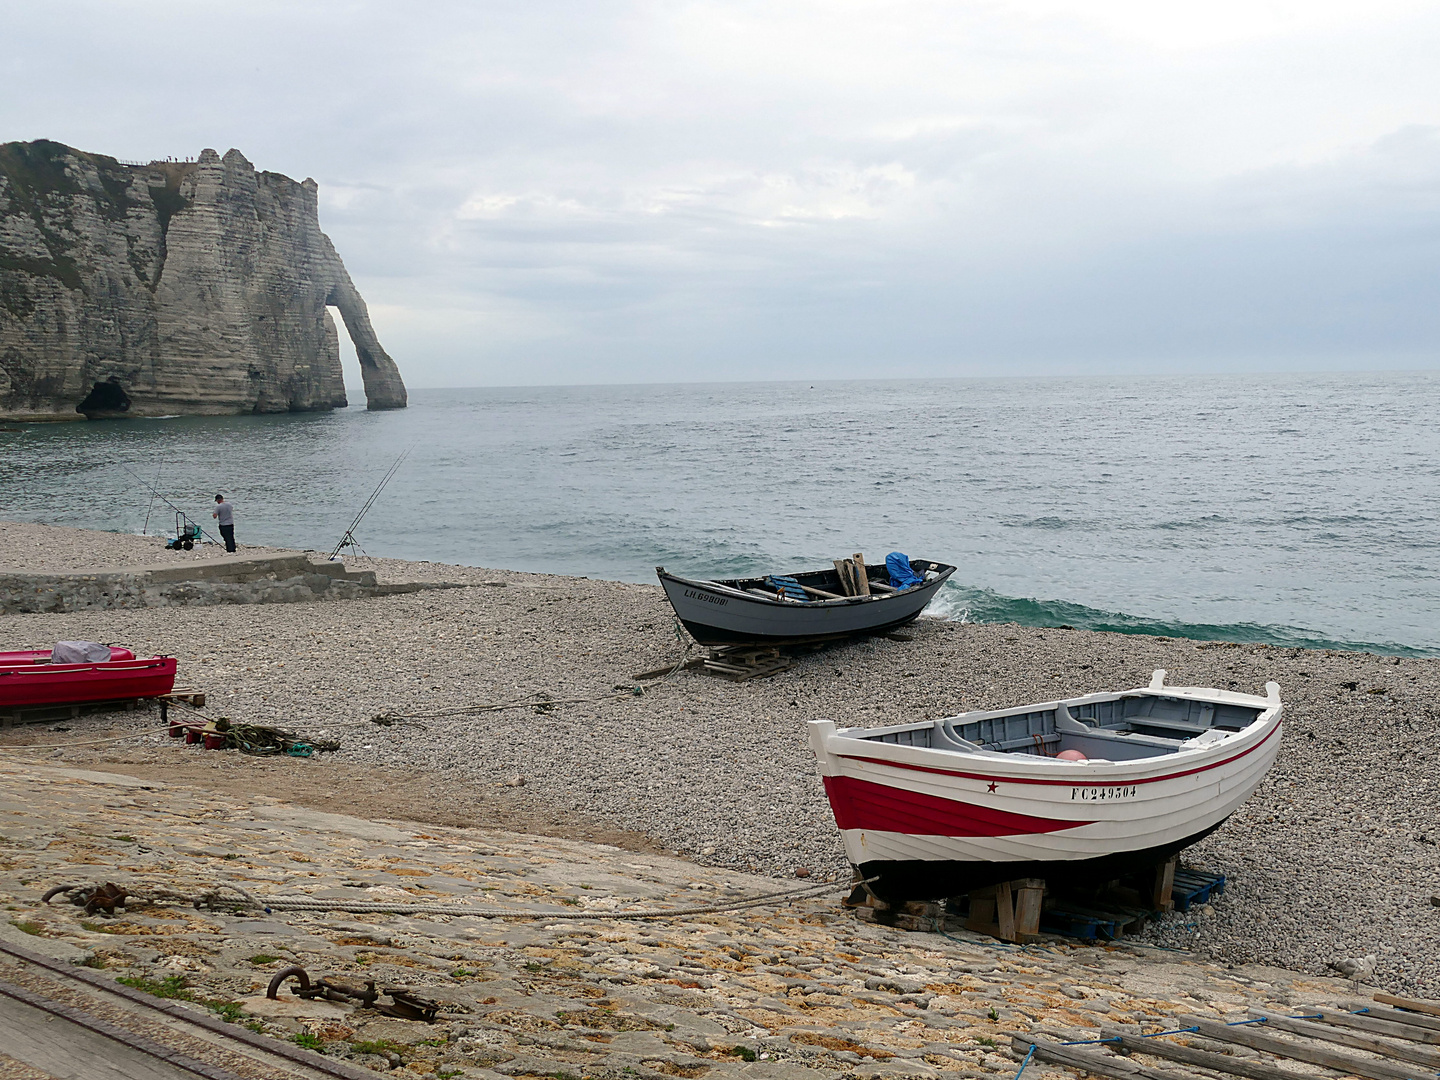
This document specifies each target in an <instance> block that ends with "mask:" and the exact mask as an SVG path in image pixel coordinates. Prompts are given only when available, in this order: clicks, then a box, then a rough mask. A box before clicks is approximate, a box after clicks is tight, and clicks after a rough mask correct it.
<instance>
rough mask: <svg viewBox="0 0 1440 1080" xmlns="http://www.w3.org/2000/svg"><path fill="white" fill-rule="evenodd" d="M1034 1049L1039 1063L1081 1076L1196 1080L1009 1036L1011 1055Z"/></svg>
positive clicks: (1041, 1040)
mask: <svg viewBox="0 0 1440 1080" xmlns="http://www.w3.org/2000/svg"><path fill="white" fill-rule="evenodd" d="M1032 1046H1033V1047H1035V1060H1036V1061H1048V1062H1050V1063H1051V1064H1054V1065H1064V1066H1066V1067H1067V1068H1070V1069H1079V1070H1080V1071H1081V1072H1087V1073H1092V1074H1093V1075H1095V1076H1108V1077H1111V1078H1112V1080H1195V1077H1194V1075H1193V1074H1191V1073H1182V1072H1171V1071H1170V1070H1169V1069H1156V1068H1154V1067H1152V1066H1149V1065H1140V1064H1137V1063H1136V1062H1133V1061H1126V1060H1125V1059H1124V1058H1117V1057H1114V1056H1112V1055H1110V1054H1105V1053H1097V1052H1096V1051H1094V1050H1081V1049H1079V1048H1078V1047H1074V1046H1061V1045H1060V1044H1059V1043H1052V1042H1046V1041H1045V1040H1043V1039H1030V1038H1027V1037H1026V1036H1024V1035H1012V1036H1010V1050H1011V1052H1012V1053H1014V1054H1018V1055H1019V1056H1020V1057H1022V1058H1023V1057H1024V1056H1025V1055H1026V1054H1028V1053H1029V1052H1030V1047H1032Z"/></svg>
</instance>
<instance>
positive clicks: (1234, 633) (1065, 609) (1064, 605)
mask: <svg viewBox="0 0 1440 1080" xmlns="http://www.w3.org/2000/svg"><path fill="white" fill-rule="evenodd" d="M926 614H927V615H932V616H937V617H939V618H943V619H950V620H952V621H954V622H968V623H1015V624H1016V625H1019V626H1036V627H1065V628H1069V629H1072V630H1103V631H1109V632H1110V633H1115V634H1145V635H1151V636H1155V637H1173V638H1188V639H1190V640H1193V641H1233V642H1237V643H1240V644H1246V645H1273V646H1275V647H1277V648H1286V649H1334V650H1337V651H1341V652H1368V653H1377V654H1379V655H1381V656H1440V649H1423V648H1416V647H1414V646H1410V645H1397V644H1395V643H1393V642H1374V641H1345V640H1343V639H1335V638H1329V637H1326V636H1325V635H1324V634H1321V633H1319V632H1318V631H1315V630H1307V629H1305V628H1303V627H1299V626H1268V625H1265V624H1262V623H1250V622H1240V623H1188V622H1180V621H1178V620H1172V619H1147V618H1145V617H1143V616H1140V615H1129V614H1126V613H1125V612H1123V611H1102V610H1100V609H1099V608H1092V607H1086V606H1085V605H1084V604H1076V603H1072V602H1070V601H1068V600H1035V599H1021V598H1019V597H1014V596H1002V595H1001V594H1000V593H997V592H995V591H994V590H993V589H979V588H975V587H973V586H968V585H957V584H955V583H954V582H946V583H945V585H944V587H943V588H942V589H941V590H940V594H939V595H938V596H937V597H936V598H935V600H934V601H933V602H932V603H931V604H930V607H929V608H928V609H927V610H926Z"/></svg>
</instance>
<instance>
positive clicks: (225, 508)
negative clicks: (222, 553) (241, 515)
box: [210, 495, 235, 554]
mask: <svg viewBox="0 0 1440 1080" xmlns="http://www.w3.org/2000/svg"><path fill="white" fill-rule="evenodd" d="M210 516H211V517H213V518H214V519H215V520H216V521H218V522H219V523H220V535H221V537H223V538H224V540H225V550H226V551H228V552H230V553H232V554H233V553H234V551H235V507H234V506H232V505H231V504H230V503H228V502H226V501H225V496H224V495H216V496H215V509H214V510H212V511H211V512H210Z"/></svg>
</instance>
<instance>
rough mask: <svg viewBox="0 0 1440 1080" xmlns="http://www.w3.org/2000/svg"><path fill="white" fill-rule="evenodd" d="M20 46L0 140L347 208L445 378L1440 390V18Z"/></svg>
mask: <svg viewBox="0 0 1440 1080" xmlns="http://www.w3.org/2000/svg"><path fill="white" fill-rule="evenodd" d="M0 17H3V26H4V30H3V40H4V47H3V49H0V65H3V68H4V79H3V84H0V85H3V86H4V90H3V91H0V140H5V139H32V138H42V137H43V138H51V139H55V140H58V141H61V142H66V143H69V144H71V145H73V146H77V147H80V148H81V149H85V150H91V151H97V152H100V153H106V154H111V155H114V156H116V157H119V158H124V159H142V160H148V159H149V158H152V157H165V156H175V157H186V156H194V155H195V154H197V153H198V152H199V151H200V150H201V149H202V148H203V147H213V148H215V149H216V150H218V151H220V152H221V153H224V152H225V151H226V150H227V149H229V148H230V147H232V146H233V147H236V148H238V149H240V150H241V151H242V152H243V153H244V154H245V155H246V156H247V157H248V158H249V159H250V160H251V161H252V162H254V163H255V165H256V166H257V167H259V168H263V169H271V170H274V171H278V172H283V173H287V174H289V175H290V176H293V177H296V178H301V177H305V176H312V177H314V178H315V179H316V180H317V181H318V182H319V184H320V213H321V224H322V226H323V227H324V228H325V230H326V232H328V233H329V235H330V236H331V238H332V239H333V240H334V241H335V244H336V247H337V248H338V250H339V251H340V254H341V256H342V257H343V258H344V259H345V261H346V264H347V265H348V267H349V269H350V272H351V274H352V276H353V277H354V278H355V280H356V283H357V284H358V285H359V287H360V290H361V292H362V294H363V295H364V296H365V298H366V300H367V301H368V302H369V305H370V310H371V314H372V316H373V318H374V322H375V326H376V329H377V331H378V333H379V335H380V339H381V341H382V342H383V343H384V344H385V346H386V348H387V349H388V350H389V351H390V353H391V354H392V355H393V356H394V357H395V358H396V360H397V362H398V363H399V364H400V368H401V371H402V373H403V374H404V375H405V378H406V380H407V382H409V384H410V385H411V386H462V385H493V384H533V383H590V382H640V381H690V380H705V381H710V380H717V379H753V378H802V379H815V378H826V377H831V378H841V377H867V376H874V377H883V376H937V375H975V374H1020V373H1037V374H1044V373H1071V374H1082V373H1109V372H1123V371H1154V372H1161V371H1226V370H1320V369H1359V368H1433V367H1436V366H1440V365H1437V363H1436V358H1437V345H1440V305H1437V303H1436V287H1437V281H1440V276H1437V269H1440V59H1437V58H1440V6H1437V4H1436V3H1433V2H1432V3H1415V2H1409V0H1363V2H1360V0H1357V2H1347V3H1339V2H1333V0H1282V2H1267V0H1204V2H1202V3H1186V2H1156V0H997V2H993V3H967V2H951V3H924V2H917V3H909V2H904V0H886V2H884V3H878V2H877V3H848V2H845V0H825V2H823V3H821V2H815V3H808V2H792V3H788V4H786V3H779V4H777V3H775V2H774V0H768V2H764V3H761V2H754V3H705V2H673V3H645V2H633V3H631V2H617V3H604V2H601V0H587V2H576V3H563V2H545V0H523V2H518V0H517V2H496V3H475V2H470V3H441V2H436V3H424V2H419V3H416V2H407V3H403V4H402V3H398V2H391V3H367V2H363V0H356V2H350V3H339V2H327V0H307V2H306V3H302V4H297V3H294V2H287V3H274V4H271V3H261V2H254V0H247V2H244V3H234V2H233V0H230V2H226V3H216V2H209V0H188V2H185V3H161V2H150V3H147V2H125V0H106V2H104V3H96V4H78V3H66V2H48V0H47V2H45V3H35V2H16V0H0ZM352 389H353V388H352Z"/></svg>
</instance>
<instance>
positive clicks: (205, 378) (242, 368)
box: [0, 140, 407, 419]
mask: <svg viewBox="0 0 1440 1080" xmlns="http://www.w3.org/2000/svg"><path fill="white" fill-rule="evenodd" d="M327 305H333V306H334V307H336V308H337V309H338V310H339V311H340V314H341V318H342V319H343V321H344V323H345V326H346V329H347V330H348V331H349V334H350V338H351V340H352V341H353V342H354V343H355V351H356V353H357V355H358V356H359V359H360V369H361V374H362V377H363V380H364V384H365V396H366V400H367V404H368V406H369V407H370V408H371V409H398V408H404V407H405V405H406V400H407V398H406V392H405V384H404V382H403V381H402V379H401V378H400V372H399V369H398V368H397V367H396V366H395V362H394V361H393V360H392V359H391V358H390V356H389V354H388V353H386V352H385V350H384V349H383V348H382V347H381V345H380V342H379V341H378V339H377V338H376V336H375V331H374V328H373V327H372V326H371V325H370V316H369V312H368V310H367V309H366V306H365V301H364V300H363V299H361V297H360V294H359V292H358V291H357V290H356V288H355V285H354V283H353V282H352V281H351V280H350V275H349V273H348V272H347V271H346V269H345V265H344V263H343V262H341V260H340V256H339V255H338V254H336V252H335V248H334V246H333V245H332V244H331V243H330V240H329V238H328V237H327V236H326V235H325V234H324V233H323V232H322V231H321V229H320V222H319V209H318V187H317V186H316V184H315V181H313V180H310V179H306V180H303V181H295V180H292V179H290V178H289V177H287V176H281V175H280V174H278V173H271V172H257V171H256V169H255V168H254V166H252V165H251V164H250V162H249V161H247V160H246V159H245V156H244V155H243V154H241V153H240V152H239V151H238V150H231V151H229V152H228V153H227V154H225V156H224V157H223V158H222V157H221V156H220V155H219V154H217V153H216V152H215V151H214V150H205V151H203V152H202V153H201V154H200V157H199V158H198V159H197V160H195V161H186V162H175V161H167V162H159V161H157V162H151V163H150V164H149V165H123V164H121V163H120V162H118V161H116V160H115V159H114V158H108V157H104V156H102V155H98V154H87V153H85V152H83V151H80V150H74V149H72V148H70V147H68V146H63V145H61V144H59V143H53V142H47V141H44V140H41V141H38V142H33V143H5V144H3V145H0V417H16V418H25V419H64V418H66V417H67V416H68V417H69V418H72V419H73V418H76V416H77V413H78V414H81V415H86V416H115V415H127V416H157V415H165V414H174V413H190V414H196V413H200V414H204V413H211V414H221V413H246V412H262V413H263V412H287V411H290V412H296V411H309V410H320V409H331V408H337V407H344V406H345V405H346V404H347V399H346V396H345V383H344V375H343V373H342V371H341V367H340V352H339V342H338V338H337V331H336V328H335V326H334V322H333V320H332V319H331V318H330V315H329V313H328V311H327V310H326V307H327ZM97 393H98V396H97Z"/></svg>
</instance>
